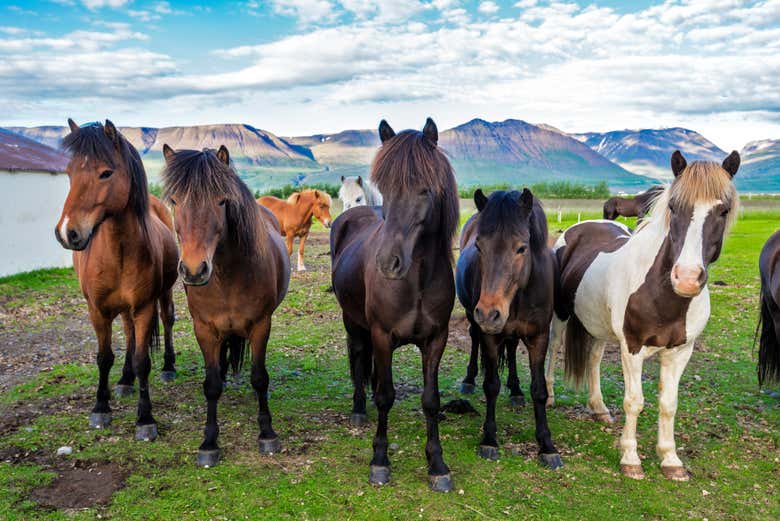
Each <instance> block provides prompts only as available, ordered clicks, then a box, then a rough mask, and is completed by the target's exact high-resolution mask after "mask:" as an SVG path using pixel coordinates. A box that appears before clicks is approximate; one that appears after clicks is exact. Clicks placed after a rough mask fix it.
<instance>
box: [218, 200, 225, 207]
mask: <svg viewBox="0 0 780 521" xmlns="http://www.w3.org/2000/svg"><path fill="white" fill-rule="evenodd" d="M226 202H227V199H222V200H221V201H220V202H219V205H220V206H225V203H226Z"/></svg>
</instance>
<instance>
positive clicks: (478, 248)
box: [474, 242, 482, 253]
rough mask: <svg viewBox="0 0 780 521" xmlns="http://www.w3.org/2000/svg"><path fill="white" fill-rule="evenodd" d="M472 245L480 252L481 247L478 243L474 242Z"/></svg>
mask: <svg viewBox="0 0 780 521" xmlns="http://www.w3.org/2000/svg"><path fill="white" fill-rule="evenodd" d="M474 247H475V248H476V249H477V251H478V252H479V253H482V249H481V248H480V247H479V244H477V243H476V242H475V243H474Z"/></svg>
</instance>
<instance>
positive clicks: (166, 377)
mask: <svg viewBox="0 0 780 521" xmlns="http://www.w3.org/2000/svg"><path fill="white" fill-rule="evenodd" d="M175 379H176V371H163V372H161V373H160V380H162V381H163V382H172V381H174V380H175Z"/></svg>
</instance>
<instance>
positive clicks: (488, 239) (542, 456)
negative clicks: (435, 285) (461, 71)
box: [455, 189, 563, 469]
mask: <svg viewBox="0 0 780 521" xmlns="http://www.w3.org/2000/svg"><path fill="white" fill-rule="evenodd" d="M474 202H475V203H476V205H477V210H478V213H476V214H474V216H472V217H471V219H469V220H468V222H466V224H465V225H464V226H463V231H462V233H461V239H460V251H461V254H460V257H459V258H458V267H457V269H456V271H455V284H456V288H457V293H458V299H459V300H460V302H461V304H463V307H464V308H465V309H466V316H467V317H468V319H469V323H470V328H469V332H470V333H471V339H472V348H471V349H472V354H471V358H472V361H473V362H474V365H473V371H474V372H476V356H477V353H476V352H477V351H478V350H481V351H482V366H483V371H484V375H485V376H484V383H483V388H484V391H485V398H486V399H487V411H486V415H485V425H484V427H483V437H482V441H481V442H480V444H479V450H478V452H477V454H479V455H480V456H481V457H483V458H486V459H493V460H495V459H498V456H499V451H498V440H497V437H496V398H497V396H498V392H499V390H500V388H501V384H500V382H499V379H498V366H499V362H500V361H501V360H502V359H507V360H508V361H509V363H510V369H512V370H514V371H513V374H510V380H509V382H508V386H509V388H510V392H511V395H512V396H513V397H517V398H516V399H515V402H520V401H521V399H522V393H520V386H519V383H518V381H517V372H516V367H515V356H516V352H517V344H518V341H519V340H522V341H523V343H524V344H525V345H526V346H528V360H529V363H530V366H531V396H532V398H533V406H534V417H535V419H536V441H537V442H538V443H539V460H540V461H541V463H542V464H543V465H546V466H548V467H550V468H553V469H557V468H560V467H562V466H563V463H562V462H561V456H560V454H558V451H557V450H556V449H555V446H554V445H553V442H552V437H551V435H550V428H549V427H548V425H547V412H546V410H545V403H546V402H547V388H546V385H545V379H544V360H545V357H546V356H547V344H548V343H549V339H550V321H551V320H552V317H553V305H554V295H555V291H554V290H555V279H556V277H557V269H556V263H555V258H554V257H553V254H552V251H551V250H550V249H549V248H548V247H547V219H546V217H545V215H544V210H543V209H542V205H541V203H540V202H539V200H538V199H536V198H534V196H533V194H532V193H531V192H530V190H528V189H525V190H523V192H522V194H521V193H520V192H516V191H513V192H503V191H497V192H493V193H492V194H491V195H490V198H489V199H488V198H487V197H485V195H484V194H483V193H482V190H477V191H476V192H475V193H474ZM480 348H481V349H480ZM469 370H470V371H469V372H470V373H471V370H472V366H471V364H470V366H469ZM512 376H514V378H512ZM473 381H474V380H473V376H472V379H471V383H472V385H473Z"/></svg>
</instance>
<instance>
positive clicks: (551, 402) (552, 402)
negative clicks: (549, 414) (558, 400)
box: [544, 396, 555, 407]
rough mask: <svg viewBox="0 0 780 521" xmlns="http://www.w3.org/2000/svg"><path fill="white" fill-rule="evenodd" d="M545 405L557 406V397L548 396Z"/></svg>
mask: <svg viewBox="0 0 780 521" xmlns="http://www.w3.org/2000/svg"><path fill="white" fill-rule="evenodd" d="M544 406H545V407H555V397H554V396H550V397H548V398H547V401H546V402H544Z"/></svg>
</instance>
